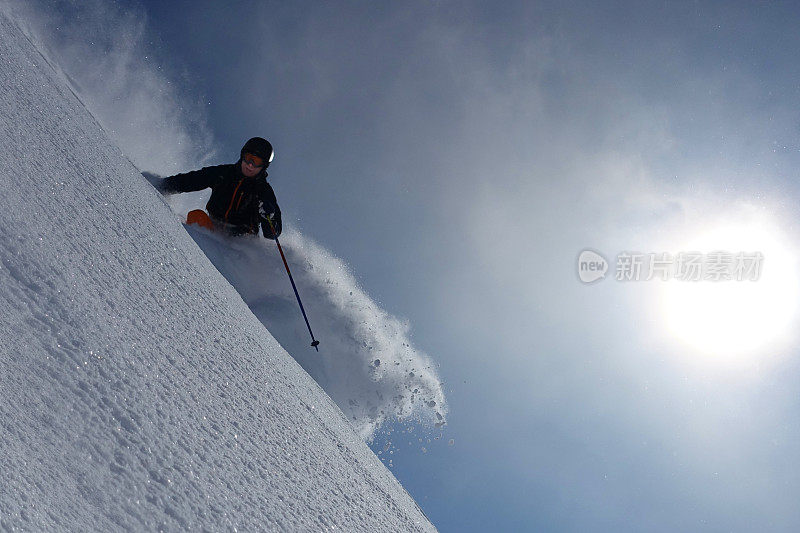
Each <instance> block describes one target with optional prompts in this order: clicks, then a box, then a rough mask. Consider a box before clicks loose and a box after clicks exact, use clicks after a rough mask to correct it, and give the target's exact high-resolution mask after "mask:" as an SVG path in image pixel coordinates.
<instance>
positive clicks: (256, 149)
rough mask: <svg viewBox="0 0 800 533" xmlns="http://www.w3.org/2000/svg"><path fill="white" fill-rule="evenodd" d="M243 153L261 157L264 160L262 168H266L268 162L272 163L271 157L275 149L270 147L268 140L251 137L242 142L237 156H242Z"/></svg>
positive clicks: (273, 155)
mask: <svg viewBox="0 0 800 533" xmlns="http://www.w3.org/2000/svg"><path fill="white" fill-rule="evenodd" d="M244 154H253V155H257V156H258V157H260V158H261V159H263V160H264V161H265V163H264V168H267V167H268V166H269V164H270V163H272V159H273V158H274V157H275V151H274V150H273V149H272V145H271V144H270V143H269V141H268V140H266V139H262V138H261V137H253V138H252V139H250V140H249V141H247V142H246V143H244V146H242V152H241V154H239V158H242V157H244Z"/></svg>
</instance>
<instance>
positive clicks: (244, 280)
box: [189, 227, 447, 441]
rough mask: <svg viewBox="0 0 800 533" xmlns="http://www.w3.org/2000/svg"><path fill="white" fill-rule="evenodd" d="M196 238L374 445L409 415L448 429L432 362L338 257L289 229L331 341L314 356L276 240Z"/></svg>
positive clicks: (312, 312)
mask: <svg viewBox="0 0 800 533" xmlns="http://www.w3.org/2000/svg"><path fill="white" fill-rule="evenodd" d="M189 233H190V234H191V235H192V237H194V239H195V241H196V242H197V243H198V244H199V245H200V247H201V248H202V249H203V251H204V252H205V253H206V255H207V256H208V257H209V259H211V261H212V262H213V263H214V265H215V266H216V267H217V269H218V270H219V271H220V272H222V274H223V275H224V276H225V277H226V278H227V279H228V281H230V282H231V284H232V285H233V286H234V287H236V289H237V290H238V291H239V294H241V296H242V298H243V299H244V301H245V302H247V304H248V306H249V307H250V309H251V310H252V311H253V313H254V314H255V315H256V316H257V317H258V318H259V320H261V322H262V323H264V325H266V326H267V328H268V329H269V331H270V333H272V334H273V335H274V336H275V338H276V339H277V340H278V342H280V343H281V345H282V346H283V347H284V348H285V349H286V351H287V352H289V353H290V354H291V355H292V356H293V357H294V358H295V360H297V362H298V363H300V365H301V366H302V367H303V368H304V369H305V370H306V371H307V372H308V373H309V374H310V375H311V376H312V377H313V378H314V379H315V380H316V381H317V383H319V385H320V386H321V387H322V388H323V389H324V390H325V392H327V393H328V395H329V396H330V397H331V398H332V399H333V400H334V401H335V402H336V404H337V405H338V406H339V408H340V409H341V410H342V412H343V413H344V414H345V415H346V416H347V418H348V419H349V420H350V422H351V423H352V424H353V426H354V427H355V428H356V429H357V431H358V432H359V434H360V435H361V437H362V438H363V439H365V440H366V441H372V439H373V438H374V437H375V434H376V431H377V430H378V429H379V428H380V427H381V426H382V425H383V424H384V423H385V422H390V421H392V420H407V419H409V418H410V417H412V416H414V417H419V419H420V420H421V421H422V422H423V423H426V424H427V425H429V426H436V427H442V426H443V425H444V424H445V422H446V419H445V416H446V414H447V406H446V402H445V397H444V392H443V390H442V385H441V383H440V381H439V378H438V376H437V374H436V371H435V369H434V365H433V363H432V362H431V360H430V359H429V358H428V356H427V355H426V354H424V353H422V352H421V351H419V350H417V349H416V348H414V347H413V346H412V345H411V341H410V339H409V331H408V330H409V327H408V324H407V323H406V322H404V321H401V320H400V319H398V318H397V317H394V316H392V315H390V314H389V313H387V312H386V311H384V310H383V309H381V308H380V307H379V306H378V305H377V304H376V303H375V302H374V301H373V300H372V299H371V298H370V297H369V296H368V295H367V294H366V293H364V291H363V290H362V289H361V288H360V287H359V286H358V283H357V282H356V280H355V278H354V277H353V275H352V274H351V273H350V272H349V270H348V268H347V266H346V265H345V264H344V263H343V262H342V261H341V260H340V259H338V258H336V257H334V256H333V255H332V254H331V253H330V252H328V251H326V250H324V249H323V248H322V247H320V246H319V245H318V244H316V243H314V242H313V241H312V240H311V239H309V238H308V237H305V236H303V235H302V234H300V233H299V232H298V231H296V230H294V229H293V228H287V229H285V230H284V233H283V235H282V239H283V250H284V252H285V254H286V257H287V260H288V261H289V262H290V263H291V264H292V267H293V272H294V275H295V278H296V281H297V284H298V286H300V287H301V289H302V291H303V297H304V299H305V304H306V310H307V312H308V314H309V318H310V319H311V320H312V321H313V322H314V328H315V330H316V332H317V334H318V335H319V336H320V338H322V339H324V343H323V344H321V345H320V348H321V350H320V353H319V354H317V353H315V352H311V351H310V350H309V349H308V343H307V341H306V339H307V338H308V332H307V331H306V330H305V325H304V323H303V321H302V320H300V319H299V317H298V316H297V308H296V305H297V304H296V302H295V301H294V296H293V293H292V290H291V288H290V287H289V284H287V283H286V282H285V273H284V272H283V265H282V263H281V258H280V257H279V255H278V253H277V251H276V250H275V248H274V247H273V246H272V243H270V242H267V241H266V239H263V238H261V237H259V238H250V239H247V238H238V239H230V238H225V237H221V236H218V235H214V234H211V233H209V232H207V231H205V230H196V229H194V228H192V227H190V228H189Z"/></svg>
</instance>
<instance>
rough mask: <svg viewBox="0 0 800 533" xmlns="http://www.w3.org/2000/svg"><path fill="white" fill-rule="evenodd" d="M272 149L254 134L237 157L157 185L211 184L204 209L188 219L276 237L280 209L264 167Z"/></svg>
mask: <svg viewBox="0 0 800 533" xmlns="http://www.w3.org/2000/svg"><path fill="white" fill-rule="evenodd" d="M274 156H275V152H274V151H273V149H272V145H271V144H270V143H269V141H267V140H266V139H262V138H261V137H253V138H252V139H250V140H249V141H247V142H246V143H244V146H243V147H242V151H241V153H240V154H239V160H238V161H237V162H236V163H234V164H232V165H230V164H229V165H217V166H213V167H205V168H203V169H200V170H194V171H192V172H187V173H185V174H176V175H174V176H170V177H168V178H164V179H163V180H162V181H161V182H160V183H159V184H158V188H159V189H160V190H161V192H162V193H164V194H173V193H181V192H192V191H201V190H203V189H207V188H208V187H211V198H209V200H208V203H207V204H206V209H207V210H208V214H206V213H205V211H202V210H200V209H197V210H194V211H192V212H190V213H189V216H188V217H187V222H188V223H189V224H193V223H194V224H199V225H201V226H205V227H208V228H212V229H223V230H225V231H227V232H228V233H230V234H232V235H247V234H252V235H257V234H258V227H259V226H261V229H262V232H263V234H264V237H266V238H268V239H273V240H275V238H276V237H278V236H279V235H280V234H281V210H280V208H279V207H278V202H277V200H276V199H275V192H274V191H273V190H272V187H271V186H270V184H269V183H267V167H268V166H269V164H270V163H271V162H272V159H273V157H274ZM209 215H210V218H209Z"/></svg>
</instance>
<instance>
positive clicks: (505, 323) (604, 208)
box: [29, 0, 800, 531]
mask: <svg viewBox="0 0 800 533" xmlns="http://www.w3.org/2000/svg"><path fill="white" fill-rule="evenodd" d="M29 16H30V17H31V20H37V21H39V23H40V24H43V25H44V26H46V27H48V28H49V29H50V32H49V34H50V37H49V38H50V39H51V42H50V44H51V46H52V47H53V48H54V49H55V50H58V53H59V54H60V58H61V64H62V67H63V69H64V71H65V73H66V74H67V75H68V76H69V77H70V78H71V79H72V81H73V82H74V84H75V85H76V86H77V87H78V88H79V89H80V90H79V92H80V95H81V97H82V98H84V99H85V100H86V103H87V105H88V106H89V108H90V109H92V110H93V112H95V113H96V115H97V116H98V117H100V120H101V121H103V123H104V126H105V127H106V128H108V129H111V130H113V131H112V132H113V133H114V134H115V135H116V138H117V139H118V142H119V144H120V147H121V149H122V150H123V151H124V152H126V153H127V154H128V155H129V157H131V159H132V160H133V161H134V162H135V163H136V164H137V166H138V167H139V168H141V169H142V170H151V171H154V172H158V173H160V174H164V175H167V174H171V173H174V172H177V171H180V170H189V169H192V168H198V167H200V166H203V165H207V164H219V163H224V162H232V161H234V160H235V159H236V157H237V156H238V152H239V148H240V147H241V145H242V143H243V142H244V141H245V140H246V139H247V138H249V137H251V136H254V135H261V136H264V137H267V138H268V139H270V141H271V142H272V143H273V145H274V146H275V153H276V155H275V161H274V163H273V164H272V165H271V167H270V183H271V184H272V186H273V187H274V189H275V192H276V194H277V198H278V201H279V203H280V205H281V209H282V211H283V214H284V217H285V220H288V221H290V223H291V224H293V225H294V227H296V228H297V229H299V230H300V231H302V232H303V234H304V235H306V236H308V237H310V238H312V239H314V240H315V241H316V242H317V243H319V245H320V246H322V247H323V248H325V249H327V250H330V251H331V253H333V254H335V256H337V257H339V258H341V259H342V260H343V261H344V262H345V263H347V264H348V265H349V267H350V268H351V269H352V272H353V274H354V275H355V277H356V278H357V280H358V282H359V283H360V284H361V286H362V287H363V289H364V291H365V292H366V293H367V294H369V295H370V296H371V297H372V298H374V299H375V300H376V301H377V302H378V303H379V304H380V305H381V306H383V307H384V308H385V309H386V310H388V311H389V312H390V313H393V314H396V315H398V316H401V317H404V318H405V319H406V320H407V321H408V323H409V325H410V328H411V334H412V335H413V340H414V343H415V345H416V346H418V347H419V348H420V349H422V350H424V351H425V352H426V353H428V354H429V355H430V357H431V358H432V359H433V360H434V361H435V362H436V363H437V365H438V372H439V375H440V377H441V378H442V380H443V382H444V384H445V393H446V396H447V401H448V406H449V415H448V426H447V427H446V428H445V430H444V431H443V432H442V434H441V437H440V438H439V439H438V440H435V437H436V436H439V434H438V432H435V431H427V432H426V431H424V430H420V429H418V428H417V429H412V430H411V431H410V432H407V426H406V425H405V424H398V425H396V426H394V427H391V428H388V429H391V430H392V431H391V433H389V434H388V435H386V436H385V437H384V438H383V439H376V441H375V442H374V443H373V449H374V450H375V451H376V452H380V451H382V450H383V446H384V441H385V440H390V441H392V443H393V448H392V449H391V451H392V462H393V466H392V471H393V472H394V474H395V475H396V476H397V477H398V479H399V480H400V481H401V482H402V483H403V484H404V486H405V487H406V488H407V490H408V491H409V492H410V494H411V495H412V496H413V497H414V498H415V499H416V500H417V501H418V503H419V504H420V506H421V507H422V509H423V510H424V511H425V513H426V514H427V515H428V516H429V517H430V519H431V520H432V522H433V523H434V524H435V525H436V526H437V527H438V528H439V529H440V530H441V531H483V530H487V529H498V530H508V531H510V530H549V531H575V530H586V529H592V530H601V531H603V530H607V531H612V530H613V531H620V530H623V531H624V530H628V531H638V530H643V529H647V530H655V531H657V530H664V531H674V530H676V529H680V530H696V531H703V530H752V529H754V528H756V527H765V528H767V529H770V530H792V529H796V528H797V527H798V526H800V511H798V510H797V508H796V505H795V502H796V499H797V495H798V494H800V482H799V481H798V480H800V456H798V451H797V448H796V446H793V443H796V442H797V439H798V437H800V432H798V429H797V422H798V419H799V417H798V414H800V405H798V401H797V398H798V397H800V395H798V392H800V391H799V390H798V387H799V386H798V383H800V380H798V379H797V378H798V374H799V373H800V368H799V365H798V339H797V337H796V335H795V334H794V332H793V331H792V330H793V329H796V328H793V325H794V324H796V322H797V315H796V309H795V307H796V306H795V304H794V302H795V301H796V300H797V298H796V297H797V296H798V287H797V283H796V280H795V278H796V275H795V274H794V272H796V271H797V260H796V258H797V253H796V247H797V244H796V243H797V242H798V229H797V222H798V217H799V214H798V211H797V209H796V208H795V205H796V202H797V199H798V192H800V191H798V186H797V184H796V179H795V177H796V168H798V163H799V162H800V161H798V159H800V137H799V136H798V124H800V121H799V119H800V117H799V116H798V109H800V106H799V105H798V104H800V101H799V100H800V66H798V64H797V62H796V61H795V57H796V55H797V54H796V52H797V49H798V45H800V37H798V35H797V34H796V31H795V28H796V27H797V23H798V18H800V12H798V9H797V8H796V6H794V5H793V4H792V3H766V2H764V3H758V4H753V3H739V2H724V3H723V2H677V3H671V2H606V3H602V4H597V3H592V2H541V3H540V2H516V1H509V2H503V3H502V4H501V5H498V4H497V3H490V2H470V1H466V2H453V1H443V0H440V1H425V2H423V1H411V2H382V3H366V2H325V3H322V2H292V3H283V2H231V3H225V4H224V5H223V4H221V3H216V2H207V1H202V0H201V1H197V0H195V1H193V2H180V1H176V2H155V1H153V2H149V1H137V2H122V1H120V2H113V3H111V2H101V1H99V0H92V1H91V2H88V3H81V4H80V5H76V4H72V3H69V2H55V3H48V2H42V3H40V4H37V7H36V8H35V9H33V10H32V11H30V12H29ZM705 247H708V249H706V248H705ZM587 248H589V249H592V250H596V251H598V252H600V253H601V254H602V255H603V256H604V257H605V259H606V260H608V261H609V263H610V271H609V273H608V275H607V277H606V279H603V280H600V281H598V282H595V283H593V284H583V283H581V281H580V280H579V279H578V276H577V264H576V263H577V261H576V260H577V257H578V255H579V253H580V252H581V251H582V250H584V249H587ZM701 248H702V249H703V250H702V251H704V252H711V251H712V250H718V249H725V250H728V251H730V252H754V251H762V252H763V255H764V272H763V277H762V279H759V280H758V281H751V282H735V281H729V282H721V283H717V284H715V283H714V282H710V281H700V282H684V283H683V285H681V284H680V283H677V282H664V283H662V282H660V281H657V280H651V281H639V282H622V281H617V280H615V279H614V274H615V272H614V261H615V258H616V256H617V254H619V253H621V252H623V251H630V252H636V253H670V254H678V253H679V252H682V251H683V252H692V251H696V250H700V249H701ZM719 287H721V288H719ZM419 439H422V440H423V442H420V441H419ZM428 439H432V442H431V443H428V442H427V440H428ZM423 447H425V451H424V452H423V450H422V448H423Z"/></svg>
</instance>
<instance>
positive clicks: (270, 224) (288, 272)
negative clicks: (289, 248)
mask: <svg viewBox="0 0 800 533" xmlns="http://www.w3.org/2000/svg"><path fill="white" fill-rule="evenodd" d="M264 218H266V219H267V222H269V229H271V230H272V236H273V237H275V244H277V245H278V251H279V252H280V253H281V259H283V266H285V267H286V273H287V274H289V281H291V282H292V289H294V295H295V296H296V297H297V303H298V304H300V311H301V312H302V313H303V318H304V319H305V321H306V326H307V327H308V332H309V333H310V334H311V341H312V342H311V346H313V347H314V349H315V350H316V351H319V348H317V346H319V341H318V340H317V339H315V338H314V332H313V331H311V324H309V323H308V317H307V316H306V310H305V309H304V308H303V302H302V301H300V293H298V292H297V285H295V284H294V278H293V277H292V271H291V270H289V263H287V262H286V256H285V255H283V248H281V243H280V241H279V240H278V235H276V233H275V226H273V225H272V219H271V218H269V217H268V216H267V217H264Z"/></svg>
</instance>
